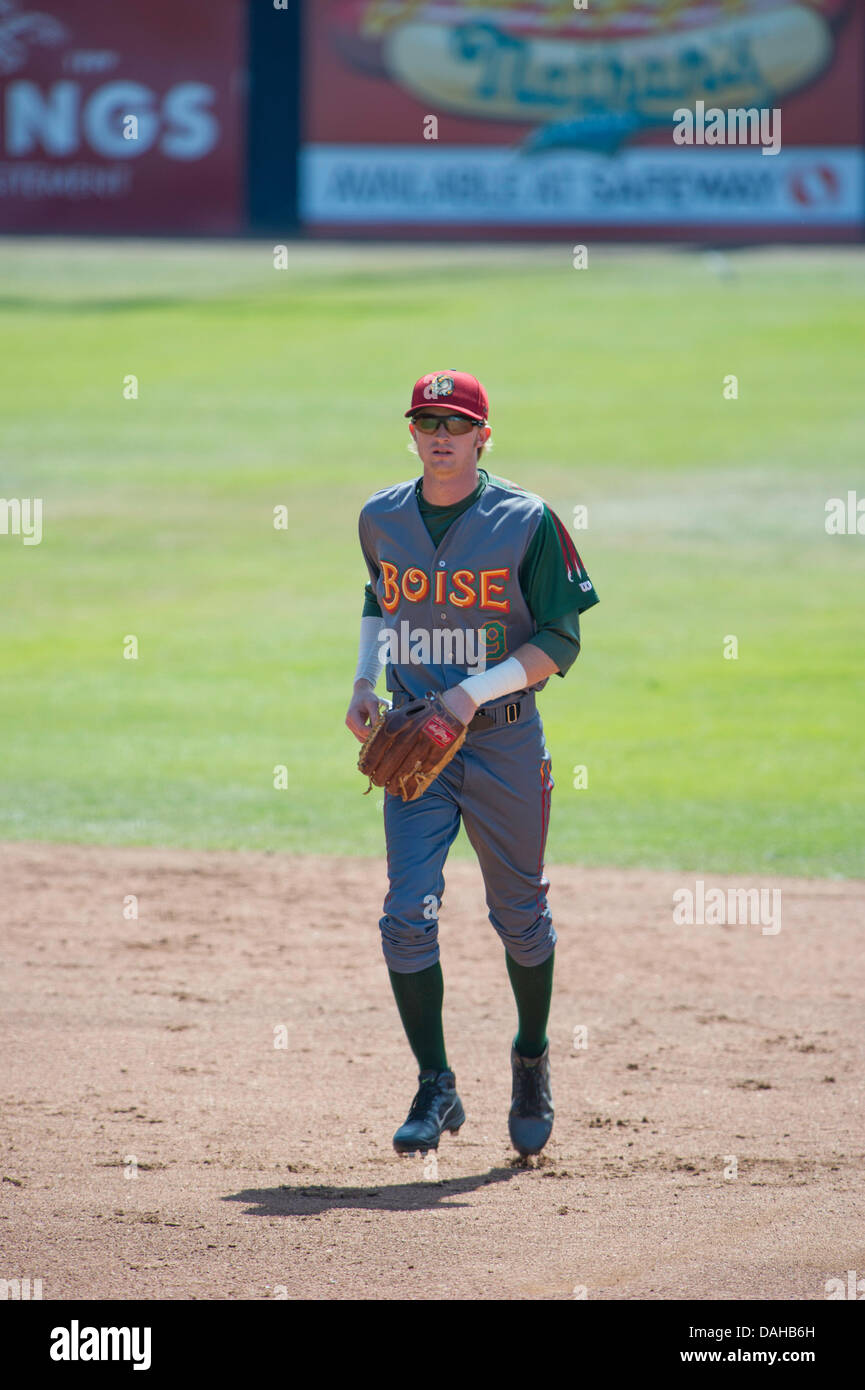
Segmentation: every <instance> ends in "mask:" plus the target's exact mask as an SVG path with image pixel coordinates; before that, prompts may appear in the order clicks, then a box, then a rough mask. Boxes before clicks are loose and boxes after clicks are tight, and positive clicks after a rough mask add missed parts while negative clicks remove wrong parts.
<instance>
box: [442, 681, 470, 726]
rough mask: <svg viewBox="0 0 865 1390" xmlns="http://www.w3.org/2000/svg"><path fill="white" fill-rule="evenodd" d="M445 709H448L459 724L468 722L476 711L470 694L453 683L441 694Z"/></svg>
mask: <svg viewBox="0 0 865 1390" xmlns="http://www.w3.org/2000/svg"><path fill="white" fill-rule="evenodd" d="M441 702H442V704H443V705H444V707H445V709H449V710H450V712H451V714H453V715H455V716H456V718H457V719H458V720H459V721H460V723H461V724H470V723H471V721H472V719H473V718H474V716H475V713H476V711H477V705H476V703H475V701H474V700H473V699H472V697H471V695H469V694H468V692H467V691H466V690H464V689H463V687H462V686H461V685H454V686H452V687H451V689H450V690H446V691H445V692H444V694H443V695H442V696H441Z"/></svg>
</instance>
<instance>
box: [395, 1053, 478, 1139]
mask: <svg viewBox="0 0 865 1390" xmlns="http://www.w3.org/2000/svg"><path fill="white" fill-rule="evenodd" d="M418 1081H419V1082H420V1086H419V1087H418V1092H417V1095H416V1096H415V1098H414V1100H413V1101H412V1103H411V1109H410V1110H409V1112H408V1119H407V1120H406V1122H405V1124H404V1125H400V1127H399V1129H398V1130H397V1132H396V1134H395V1135H394V1136H393V1146H394V1148H395V1149H396V1151H397V1153H398V1154H402V1155H403V1156H406V1155H408V1154H414V1153H417V1152H418V1151H420V1152H421V1153H422V1154H425V1153H426V1152H427V1150H428V1149H437V1148H438V1146H439V1138H440V1137H441V1132H442V1130H443V1129H447V1130H450V1132H451V1134H456V1133H458V1131H459V1130H460V1129H461V1128H462V1126H463V1124H464V1123H465V1118H466V1117H465V1111H464V1110H463V1103H462V1101H461V1100H460V1098H459V1096H458V1095H457V1091H456V1078H455V1077H454V1074H453V1072H452V1071H438V1072H436V1071H422V1072H420V1073H419V1074H418Z"/></svg>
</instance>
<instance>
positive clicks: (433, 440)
mask: <svg viewBox="0 0 865 1390" xmlns="http://www.w3.org/2000/svg"><path fill="white" fill-rule="evenodd" d="M423 413H424V415H440V416H445V415H453V414H454V411H453V410H450V409H449V408H448V407H447V406H432V405H431V406H425V407H424V412H423ZM409 429H410V431H411V434H412V438H413V439H414V441H415V443H416V445H417V451H418V454H419V455H420V459H421V463H422V464H423V466H424V468H425V469H429V470H431V471H432V472H434V473H435V474H436V475H438V476H440V477H443V478H447V477H450V476H452V475H456V474H459V473H462V472H463V471H464V470H467V469H469V468H470V467H471V466H472V464H474V462H475V460H476V458H477V451H478V446H479V445H480V444H483V443H485V441H486V440H487V439H489V436H490V428H489V425H475V426H473V428H472V429H470V430H469V431H468V433H467V434H448V431H447V428H446V427H445V426H444V425H439V427H438V429H437V430H436V432H435V434H425V433H424V431H423V430H419V429H416V428H415V426H414V425H412V424H411V423H410V424H409Z"/></svg>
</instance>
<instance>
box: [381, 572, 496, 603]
mask: <svg viewBox="0 0 865 1390" xmlns="http://www.w3.org/2000/svg"><path fill="white" fill-rule="evenodd" d="M381 575H382V580H383V583H384V592H383V594H382V598H381V602H382V606H383V607H384V608H386V609H387V611H388V613H393V612H394V610H395V609H396V608H397V607H398V606H399V601H400V598H404V599H406V600H407V601H408V602H409V603H423V601H424V599H427V598H429V596H430V587H431V586H430V576H429V575H428V574H427V572H426V570H422V569H419V568H418V567H417V566H416V565H408V566H406V568H405V569H404V570H403V572H402V575H400V571H399V566H398V565H394V564H391V563H390V561H388V560H382V561H381ZM510 577H511V572H510V569H491V570H477V571H475V570H468V569H458V570H454V571H453V572H452V573H451V572H450V571H448V570H441V569H440V570H436V571H435V576H434V582H433V585H432V590H433V593H432V598H433V602H434V603H452V604H453V605H454V607H456V608H474V607H478V608H484V609H487V610H492V611H495V612H498V613H509V612H510V611H511V601H510V599H509V598H506V597H504V594H505V584H506V583H507V581H508V580H509V579H510Z"/></svg>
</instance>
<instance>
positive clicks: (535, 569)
mask: <svg viewBox="0 0 865 1390" xmlns="http://www.w3.org/2000/svg"><path fill="white" fill-rule="evenodd" d="M520 588H521V589H522V591H523V595H524V596H525V600H526V603H527V605H528V608H529V611H530V613H531V615H532V617H533V618H534V620H535V622H536V623H537V625H538V630H537V632H536V633H535V635H534V637H532V639H531V641H532V645H533V646H535V647H540V649H541V651H543V652H546V653H547V655H548V656H549V657H551V658H552V660H553V661H555V663H556V665H557V666H558V668H559V671H558V674H559V675H561V676H563V675H564V674H565V672H566V671H567V670H568V669H569V668H570V667H571V666H572V665H573V664H574V662H575V661H576V659H577V657H578V655H579V652H580V614H581V613H585V611H586V609H588V608H593V607H594V605H595V604H596V603H599V602H600V599H599V598H598V595H597V593H596V592H595V586H594V584H593V583H592V581H591V579H590V578H589V576H588V574H587V572H586V567H585V565H584V564H583V561H582V559H581V557H580V555H579V552H578V551H577V548H576V546H575V545H574V542H573V540H572V539H571V536H570V534H569V532H568V531H567V529H566V528H565V525H564V523H563V522H562V521H561V520H560V518H559V517H558V516H557V515H556V513H555V512H554V511H553V510H552V508H551V507H548V506H546V504H545V505H544V512H543V516H542V517H541V521H540V524H539V525H538V528H537V530H536V531H535V534H534V535H533V536H532V539H531V541H530V542H529V546H528V549H527V551H526V553H525V556H524V558H523V563H522V564H521V566H520Z"/></svg>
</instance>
